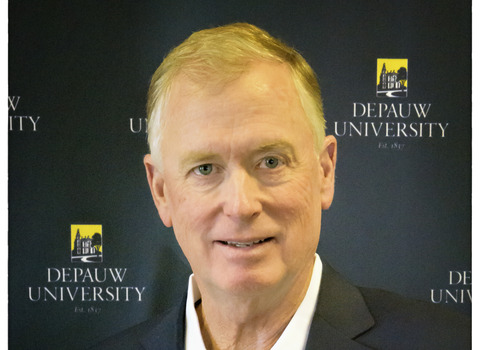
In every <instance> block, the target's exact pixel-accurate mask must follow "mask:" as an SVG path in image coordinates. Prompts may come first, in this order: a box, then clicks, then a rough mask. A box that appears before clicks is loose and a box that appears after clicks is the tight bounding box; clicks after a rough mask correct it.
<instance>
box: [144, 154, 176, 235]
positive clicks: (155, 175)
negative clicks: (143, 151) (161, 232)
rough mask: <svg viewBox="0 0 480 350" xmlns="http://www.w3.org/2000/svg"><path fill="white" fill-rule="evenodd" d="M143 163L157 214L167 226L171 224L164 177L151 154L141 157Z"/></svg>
mask: <svg viewBox="0 0 480 350" xmlns="http://www.w3.org/2000/svg"><path fill="white" fill-rule="evenodd" d="M143 164H145V171H146V172H147V180H148V185H149V186H150V191H151V193H152V197H153V201H154V202H155V206H156V207H157V211H158V215H160V218H161V219H162V221H163V224H164V225H165V226H167V227H171V226H172V218H171V215H170V207H169V203H168V202H169V201H168V198H167V196H166V194H165V179H164V176H163V174H162V172H160V170H158V169H157V167H156V166H155V164H154V163H153V160H152V156H151V155H150V154H147V155H146V156H145V157H144V158H143Z"/></svg>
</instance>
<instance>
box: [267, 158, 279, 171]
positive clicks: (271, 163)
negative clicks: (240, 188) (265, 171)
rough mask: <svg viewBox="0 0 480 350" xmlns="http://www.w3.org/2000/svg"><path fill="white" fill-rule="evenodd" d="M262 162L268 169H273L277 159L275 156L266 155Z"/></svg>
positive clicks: (276, 164)
mask: <svg viewBox="0 0 480 350" xmlns="http://www.w3.org/2000/svg"><path fill="white" fill-rule="evenodd" d="M264 162H265V166H266V167H267V168H270V169H274V168H276V167H277V166H278V159H277V158H275V157H267V158H265V160H264Z"/></svg>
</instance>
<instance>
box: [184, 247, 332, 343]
mask: <svg viewBox="0 0 480 350" xmlns="http://www.w3.org/2000/svg"><path fill="white" fill-rule="evenodd" d="M322 269H323V265H322V261H321V260H320V257H319V256H318V254H315V264H314V266H313V272H312V277H311V279H310V284H309V286H308V290H307V293H306V294H305V297H304V298H303V301H302V303H301V304H300V306H299V307H298V309H297V311H296V312H295V314H294V315H293V317H292V319H291V320H290V322H289V323H288V325H287V327H286V328H285V330H284V331H283V333H282V335H281V336H280V338H279V339H278V340H277V342H276V343H275V345H274V346H273V347H272V349H271V350H284V349H288V350H301V349H304V348H305V345H306V344H307V339H308V333H309V331H310V325H311V323H312V319H313V314H314V313H315V308H316V305H317V298H318V293H319V292H320V282H321V277H322ZM200 298H201V295H200V290H199V289H198V286H197V283H196V282H195V278H194V276H193V274H192V275H190V278H189V280H188V292H187V305H186V312H185V314H186V315H185V316H186V323H185V327H186V329H185V349H186V350H199V349H205V344H204V342H203V338H202V333H201V331H200V324H199V322H198V317H197V313H196V311H195V303H196V302H197V301H198V300H200Z"/></svg>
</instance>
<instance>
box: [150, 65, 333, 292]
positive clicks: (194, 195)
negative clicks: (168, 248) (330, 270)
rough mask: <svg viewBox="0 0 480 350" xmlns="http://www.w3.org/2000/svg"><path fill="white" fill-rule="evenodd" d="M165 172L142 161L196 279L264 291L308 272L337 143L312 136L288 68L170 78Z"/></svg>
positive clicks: (304, 278) (255, 68)
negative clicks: (211, 84) (320, 142)
mask: <svg viewBox="0 0 480 350" xmlns="http://www.w3.org/2000/svg"><path fill="white" fill-rule="evenodd" d="M165 115H166V118H167V119H166V126H165V130H164V138H163V140H162V150H163V153H162V158H163V173H161V172H159V171H158V170H156V169H155V167H154V165H153V163H152V162H151V159H150V158H149V156H147V157H146V159H145V163H146V167H147V173H148V178H149V182H150V185H151V189H152V193H153V196H154V200H155V203H156V206H157V208H158V210H159V213H160V216H161V218H162V220H163V222H164V223H165V225H167V226H171V225H173V229H174V232H175V236H176V238H177V241H178V243H179V244H180V247H181V248H182V250H183V252H184V254H185V256H186V257H187V259H188V261H189V263H190V265H191V267H192V270H193V272H194V274H195V277H196V280H197V283H198V284H199V286H200V288H201V289H202V288H208V289H209V290H221V291H227V292H229V293H244V292H255V291H256V292H265V291H266V290H268V289H272V290H273V289H277V290H278V289H282V288H284V289H285V288H286V289H287V290H288V288H290V287H291V286H292V285H294V284H295V283H298V282H305V281H308V279H309V277H310V273H311V269H312V266H313V262H314V253H315V250H316V247H317V244H318V239H319V235H320V222H321V210H322V209H327V208H328V206H329V205H330V203H331V201H332V197H333V177H334V167H335V154H336V143H335V139H334V138H333V137H326V138H325V141H324V150H321V151H320V153H318V152H317V151H316V150H315V149H314V137H313V133H312V131H311V127H310V125H309V123H308V121H307V118H306V117H305V114H304V111H303V109H302V106H301V104H300V100H299V98H298V94H297V91H296V89H295V86H294V83H293V80H292V78H291V74H290V72H289V70H288V68H287V67H286V66H284V65H281V64H267V63H256V64H252V67H251V69H249V70H248V71H247V72H246V73H244V74H243V75H242V76H241V77H240V78H239V79H237V80H235V81H234V82H232V83H230V84H228V85H227V86H226V87H225V88H223V89H217V90H212V91H210V90H208V89H207V90H205V89H204V90H201V89H198V88H197V87H195V85H193V84H192V82H191V81H189V80H188V79H187V78H186V77H183V76H180V77H178V78H177V79H176V81H175V82H174V84H173V87H172V92H171V97H170V100H169V103H168V105H167V109H166V114H165Z"/></svg>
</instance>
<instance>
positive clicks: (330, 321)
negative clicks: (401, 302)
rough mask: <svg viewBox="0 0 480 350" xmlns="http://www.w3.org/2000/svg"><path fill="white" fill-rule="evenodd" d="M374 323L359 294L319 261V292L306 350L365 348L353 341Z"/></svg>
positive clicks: (325, 264)
mask: <svg viewBox="0 0 480 350" xmlns="http://www.w3.org/2000/svg"><path fill="white" fill-rule="evenodd" d="M374 324H375V321H374V319H373V317H372V315H371V314H370V311H369V310H368V307H367V305H366V304H365V301H364V299H363V296H362V295H361V294H360V291H359V290H358V289H357V288H356V287H355V286H353V285H351V284H350V283H349V282H347V281H346V280H345V279H343V278H342V277H341V276H340V275H338V274H337V273H336V272H335V271H334V270H333V268H332V267H331V266H330V265H328V264H327V263H326V262H323V271H322V282H321V286H320V293H319V296H318V301H317V308H316V310H315V314H314V318H313V320H312V325H311V328H310V333H309V337H308V341H307V349H316V348H318V347H320V348H325V349H331V348H333V349H368V347H365V346H363V345H361V344H359V343H357V342H355V341H354V339H355V338H356V337H357V336H359V335H360V334H363V333H365V332H366V331H368V330H369V329H370V328H372V327H373V325H374Z"/></svg>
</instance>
